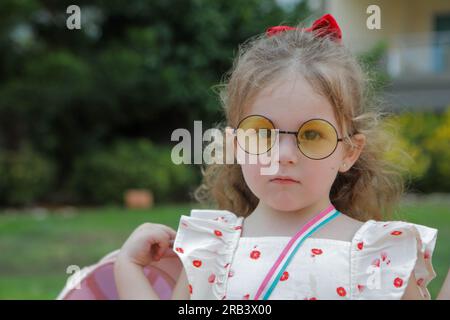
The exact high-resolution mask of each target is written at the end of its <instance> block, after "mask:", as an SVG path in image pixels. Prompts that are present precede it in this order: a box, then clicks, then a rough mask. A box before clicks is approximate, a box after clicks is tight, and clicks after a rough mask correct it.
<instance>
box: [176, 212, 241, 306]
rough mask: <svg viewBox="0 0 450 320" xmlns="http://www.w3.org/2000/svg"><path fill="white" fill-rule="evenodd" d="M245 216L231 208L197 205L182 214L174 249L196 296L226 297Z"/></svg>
mask: <svg viewBox="0 0 450 320" xmlns="http://www.w3.org/2000/svg"><path fill="white" fill-rule="evenodd" d="M243 219H244V218H243V217H238V216H236V215H235V214H234V213H232V212H230V211H228V210H198V209H194V210H191V215H190V216H185V215H183V216H181V219H180V223H179V226H178V231H177V235H176V238H175V240H174V244H173V250H174V252H175V253H176V254H177V255H178V256H179V258H180V260H181V262H182V263H183V266H184V269H185V271H186V275H187V278H188V282H189V292H190V294H191V299H192V300H197V299H204V300H208V299H210V300H214V299H224V298H225V295H226V285H227V280H228V272H229V268H230V265H231V262H232V259H233V256H234V252H235V250H236V248H237V244H238V242H239V238H240V235H241V230H242V223H243Z"/></svg>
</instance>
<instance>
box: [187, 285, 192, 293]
mask: <svg viewBox="0 0 450 320" xmlns="http://www.w3.org/2000/svg"><path fill="white" fill-rule="evenodd" d="M188 289H189V293H190V294H192V285H190V284H189V285H188Z"/></svg>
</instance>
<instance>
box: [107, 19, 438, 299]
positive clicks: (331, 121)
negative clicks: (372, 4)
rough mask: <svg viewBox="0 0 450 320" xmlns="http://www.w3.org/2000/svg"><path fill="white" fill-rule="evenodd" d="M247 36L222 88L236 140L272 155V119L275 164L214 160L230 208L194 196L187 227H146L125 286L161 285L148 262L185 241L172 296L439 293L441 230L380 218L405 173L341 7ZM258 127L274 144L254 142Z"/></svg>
mask: <svg viewBox="0 0 450 320" xmlns="http://www.w3.org/2000/svg"><path fill="white" fill-rule="evenodd" d="M240 49H241V52H240V54H239V56H238V59H237V60H236V62H235V64H234V66H233V71H232V73H231V76H230V78H229V79H228V81H227V84H226V86H225V90H224V91H223V95H222V98H223V99H222V101H223V103H224V107H225V112H226V120H227V125H228V127H229V129H236V130H232V132H233V133H234V135H235V150H234V152H235V154H236V152H237V151H236V150H237V148H241V149H242V150H244V151H246V152H247V153H249V154H252V153H256V154H270V155H271V156H272V154H275V152H272V150H271V149H272V148H273V147H274V145H273V142H272V140H271V139H268V138H267V137H272V136H268V135H267V136H264V135H262V134H259V132H263V130H262V129H266V130H267V129H269V130H274V129H275V132H276V134H277V141H276V144H277V150H278V153H277V158H276V162H277V163H276V164H277V171H276V173H275V174H272V175H264V174H262V173H261V172H262V171H261V169H262V168H263V167H265V166H266V164H262V163H261V162H258V163H256V164H245V163H240V164H221V165H220V164H216V165H211V166H209V167H208V168H207V170H206V171H205V173H204V174H205V180H204V184H203V185H202V186H201V187H200V188H199V190H198V193H197V196H198V199H202V200H205V199H206V200H208V199H209V200H211V199H212V200H213V201H214V202H215V203H216V204H217V205H218V208H219V209H211V210H204V209H202V210H192V211H191V214H190V216H185V215H183V216H182V217H181V220H180V224H179V227H178V231H177V232H175V230H172V229H171V228H169V227H167V226H164V225H159V224H151V223H147V224H144V225H142V226H140V227H138V228H137V229H136V230H135V231H134V232H133V234H132V235H131V236H130V237H129V239H128V240H127V241H126V242H125V244H124V245H123V247H122V249H121V251H120V254H119V257H118V259H117V261H116V264H115V279H116V284H117V288H118V293H119V296H120V297H121V298H124V299H158V295H157V294H156V293H155V292H154V291H153V289H152V287H151V286H150V285H149V283H148V281H147V279H146V277H145V275H144V273H143V267H144V266H146V265H148V264H149V263H150V262H151V261H157V260H159V259H160V258H161V257H163V256H165V255H170V254H176V255H178V256H179V258H180V259H181V261H182V263H183V266H184V269H183V270H182V272H181V274H180V277H179V279H178V282H177V284H176V286H175V288H174V293H173V298H174V299H260V300H263V299H306V300H315V299H430V295H429V292H428V290H427V285H428V283H429V282H430V281H431V280H432V279H433V278H434V277H435V272H434V270H433V267H432V264H431V256H432V252H433V250H434V246H435V241H436V235H437V230H436V229H432V228H429V227H426V226H422V225H417V224H412V223H408V222H403V221H387V222H386V221H380V220H381V219H383V218H385V217H387V216H388V214H389V213H390V212H392V210H393V208H394V205H395V204H396V202H398V200H399V198H400V196H401V193H402V191H403V190H402V187H403V183H402V181H401V176H400V175H399V174H398V170H396V168H395V167H393V166H392V165H390V164H389V163H387V162H385V161H383V153H384V151H385V150H386V149H387V148H389V141H388V140H387V139H389V136H387V135H386V134H385V132H383V131H382V130H381V129H380V127H379V121H378V120H379V116H380V114H379V113H378V112H376V111H375V109H373V108H372V107H371V106H370V105H369V98H370V94H369V91H368V85H367V83H366V82H367V81H366V80H367V79H366V77H365V73H364V72H363V70H362V68H361V67H360V65H359V64H358V62H357V60H356V59H355V58H354V57H353V56H352V55H351V54H350V53H349V51H348V50H347V49H346V48H345V47H344V46H343V45H342V44H341V31H340V29H339V26H338V25H337V23H336V21H335V20H334V19H333V17H332V16H330V15H325V16H323V17H322V18H320V19H319V20H317V21H315V22H314V24H313V26H312V27H310V28H300V27H299V28H293V27H287V26H278V27H272V28H269V29H268V30H267V32H266V33H265V34H264V35H261V36H258V37H256V38H255V39H252V41H249V42H247V43H246V44H245V46H243V47H241V48H240ZM239 129H241V130H239ZM250 129H251V130H254V131H253V132H256V133H258V134H257V137H258V138H259V140H258V141H261V139H263V138H264V137H265V138H264V139H266V140H265V142H267V146H265V147H264V146H260V147H258V148H257V149H253V150H252V146H251V145H249V144H247V143H245V141H244V139H243V136H242V133H243V132H248V131H250ZM271 132H272V131H271ZM274 150H275V149H274ZM255 151H256V152H255ZM153 259H154V260H153Z"/></svg>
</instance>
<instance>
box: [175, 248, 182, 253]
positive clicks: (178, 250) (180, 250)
mask: <svg viewBox="0 0 450 320" xmlns="http://www.w3.org/2000/svg"><path fill="white" fill-rule="evenodd" d="M175 251H176V252H179V253H184V250H183V248H180V247H177V248H175Z"/></svg>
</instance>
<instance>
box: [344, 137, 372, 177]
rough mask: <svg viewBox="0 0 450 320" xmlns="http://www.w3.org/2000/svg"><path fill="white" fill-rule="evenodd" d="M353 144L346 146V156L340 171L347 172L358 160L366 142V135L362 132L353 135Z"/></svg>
mask: <svg viewBox="0 0 450 320" xmlns="http://www.w3.org/2000/svg"><path fill="white" fill-rule="evenodd" d="M351 140H352V143H353V145H350V146H346V148H345V152H346V153H345V156H344V158H343V159H342V163H341V165H340V166H339V172H347V171H348V170H350V168H351V167H352V166H353V164H354V163H355V162H356V160H358V158H359V156H360V154H361V152H362V150H363V148H364V146H365V144H366V136H365V135H364V134H362V133H357V134H355V135H353V136H352V137H351Z"/></svg>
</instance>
